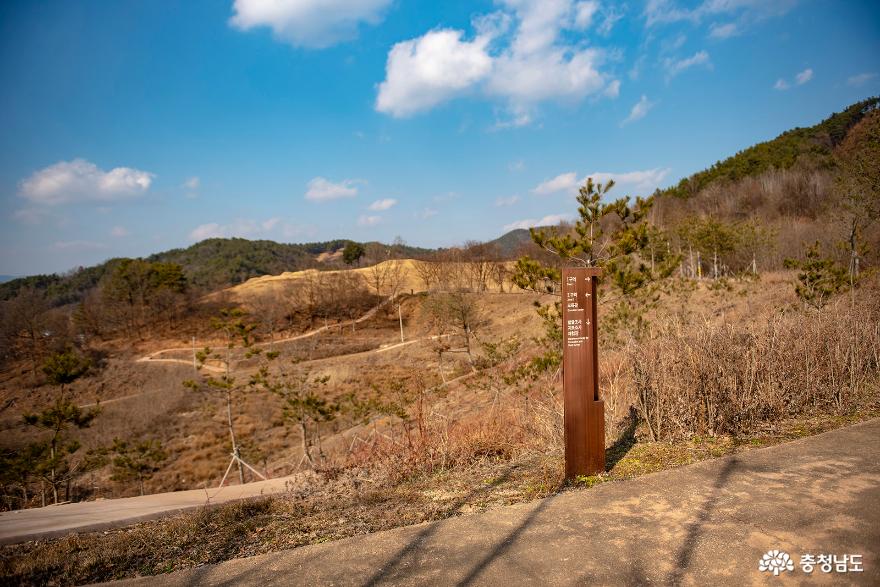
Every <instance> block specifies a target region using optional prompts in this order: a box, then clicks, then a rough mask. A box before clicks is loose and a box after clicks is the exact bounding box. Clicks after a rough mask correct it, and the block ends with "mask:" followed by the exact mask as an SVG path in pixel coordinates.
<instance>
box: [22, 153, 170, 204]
mask: <svg viewBox="0 0 880 587" xmlns="http://www.w3.org/2000/svg"><path fill="white" fill-rule="evenodd" d="M154 177H156V176H155V175H154V174H152V173H149V172H146V171H140V170H138V169H133V168H131V167H115V168H113V169H111V170H110V171H103V170H102V169H99V168H98V166H97V165H95V164H94V163H90V162H88V161H86V160H85V159H74V160H73V161H60V162H58V163H55V164H54V165H50V166H48V167H45V168H43V169H41V170H39V171H37V172H35V173H33V174H32V175H31V176H30V177H28V178H27V179H24V180H22V181H21V182H20V183H19V195H20V196H21V197H23V198H25V199H27V200H29V201H30V202H32V203H33V204H40V205H44V206H54V205H58V204H66V203H71V202H81V201H89V200H96V201H101V202H113V201H117V200H125V199H130V198H135V197H137V196H140V195H142V194H143V193H145V192H146V191H147V190H148V189H150V185H151V184H152V183H153V178H154Z"/></svg>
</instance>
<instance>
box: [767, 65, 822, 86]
mask: <svg viewBox="0 0 880 587" xmlns="http://www.w3.org/2000/svg"><path fill="white" fill-rule="evenodd" d="M811 79H813V70H812V69H810V68H809V67H808V68H807V69H805V70H803V71H802V72H800V73H798V74H796V75H795V76H794V83H795V84H796V85H799V86H802V85H804V84H805V83H807V82H808V81H810V80H811ZM790 87H791V84H790V83H789V82H788V81H787V80H786V79H784V78H779V79H778V80H776V83H775V84H773V89H774V90H779V91H784V90H787V89H789V88H790Z"/></svg>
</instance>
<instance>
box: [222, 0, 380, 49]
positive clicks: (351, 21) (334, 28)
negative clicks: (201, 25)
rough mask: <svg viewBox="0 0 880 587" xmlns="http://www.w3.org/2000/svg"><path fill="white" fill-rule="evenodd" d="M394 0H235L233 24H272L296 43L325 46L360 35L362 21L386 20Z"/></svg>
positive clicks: (247, 27)
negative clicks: (385, 13) (383, 17)
mask: <svg viewBox="0 0 880 587" xmlns="http://www.w3.org/2000/svg"><path fill="white" fill-rule="evenodd" d="M391 2H392V0H235V3H234V4H233V7H232V9H233V12H234V14H233V15H232V17H231V18H230V20H229V22H230V23H231V24H232V26H234V27H236V28H238V29H241V30H244V31H247V30H250V29H253V28H256V27H264V26H265V27H269V28H271V29H272V32H273V33H274V35H275V37H276V38H278V39H280V40H282V41H285V42H287V43H290V44H291V45H293V46H295V47H308V48H314V49H321V48H324V47H329V46H331V45H335V44H336V43H338V42H340V41H347V40H351V39H353V38H355V37H356V36H357V29H358V26H359V25H360V24H361V23H366V24H371V25H375V24H378V23H379V22H380V21H381V20H382V16H383V13H384V11H385V9H386V8H387V7H388V6H389V5H390V4H391Z"/></svg>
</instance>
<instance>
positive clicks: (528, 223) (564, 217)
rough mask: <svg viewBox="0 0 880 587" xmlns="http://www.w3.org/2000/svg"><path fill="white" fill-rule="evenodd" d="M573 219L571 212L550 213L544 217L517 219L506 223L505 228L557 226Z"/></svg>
mask: <svg viewBox="0 0 880 587" xmlns="http://www.w3.org/2000/svg"><path fill="white" fill-rule="evenodd" d="M571 219H572V215H571V214H548V215H547V216H544V217H543V218H537V219H535V218H526V219H524V220H516V221H515V222H511V223H510V224H505V225H504V230H505V231H511V230H517V229H519V228H525V229H528V228H534V227H536V226H555V225H557V224H559V223H560V222H565V221H568V220H571Z"/></svg>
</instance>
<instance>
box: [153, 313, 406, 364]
mask: <svg viewBox="0 0 880 587" xmlns="http://www.w3.org/2000/svg"><path fill="white" fill-rule="evenodd" d="M393 301H394V299H393V298H389V299H387V300H384V301H382V302H381V303H380V304H378V305H377V306H375V307H373V308H370V310H368V311H367V312H366V313H365V314H364V315H363V316H361V317H359V318H355V319H354V320H346V321H345V322H338V323H336V324H325V325H324V326H321V327H319V328H316V329H314V330H309V331H307V332H304V333H302V334H297V335H295V336H289V337H287V338H282V339H279V340H269V341H265V342H258V343H256V344H254V346H256V347H267V346H272V345H276V344H281V343H285V342H294V341H297V340H303V339H306V338H311V337H313V336H316V335H318V334H321V333H322V332H327V331H328V330H330V329H331V328H344V327H346V326H351V325H353V324H360V323H362V322H365V321H367V320H369V319H370V318H372V317H373V316H375V315H376V313H377V312H378V311H379V310H381V309H382V308H383V307H384V306H386V305H387V304H390V303H393ZM412 342H417V341H415V340H413V341H408V342H404V343H400V344H398V345H396V346H401V345H403V344H409V343H412ZM389 348H391V347H384V348H381V349H377V351H368V352H378V351H382V350H388V349H389ZM192 350H193V348H192V347H169V348H164V349H159V350H157V351H153V352H151V353H149V354H147V355H144V356H143V357H140V358H139V359H135V362H136V363H176V364H180V365H192V364H193V361H190V360H187V359H167V358H166V359H163V358H159V356H160V355H163V354H165V353H173V352H188V351H192ZM353 354H361V353H353ZM340 356H345V355H340ZM202 369H204V370H206V371H213V372H214V373H223V372H224V371H225V369H224V368H223V367H217V366H215V365H210V364H207V363H206V364H203V365H202Z"/></svg>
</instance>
